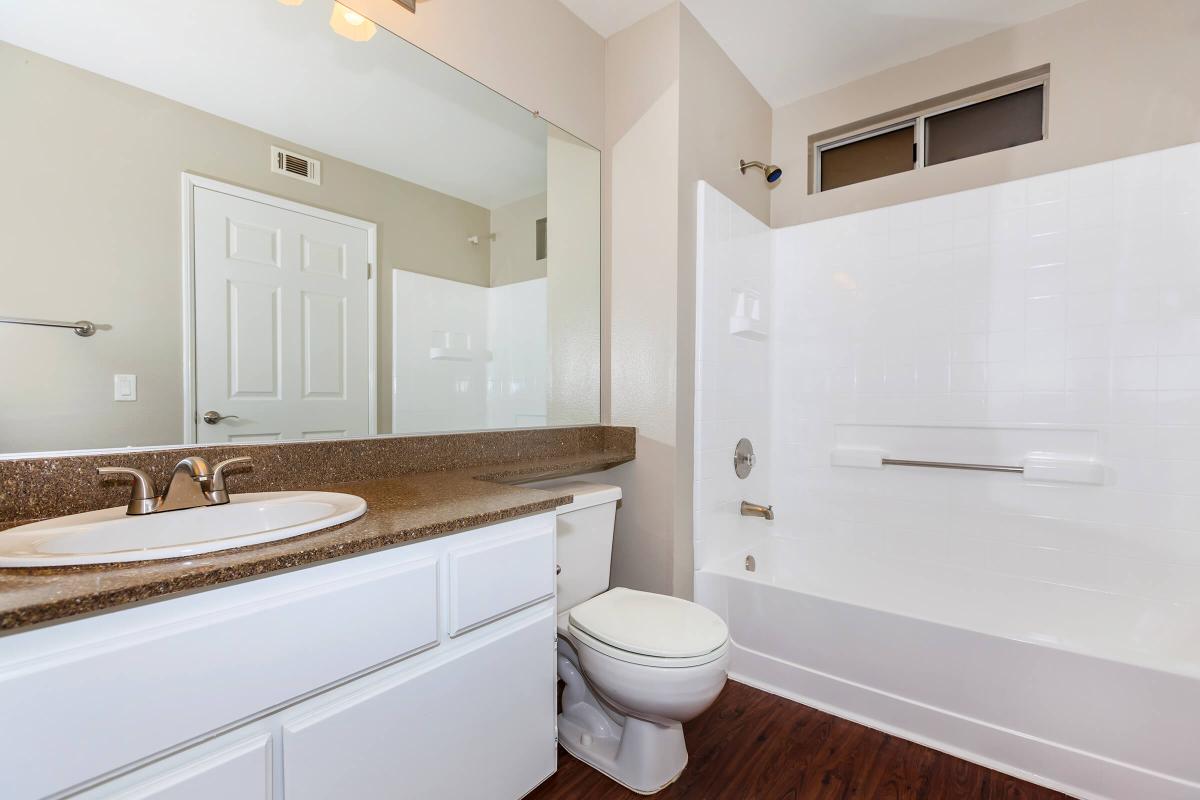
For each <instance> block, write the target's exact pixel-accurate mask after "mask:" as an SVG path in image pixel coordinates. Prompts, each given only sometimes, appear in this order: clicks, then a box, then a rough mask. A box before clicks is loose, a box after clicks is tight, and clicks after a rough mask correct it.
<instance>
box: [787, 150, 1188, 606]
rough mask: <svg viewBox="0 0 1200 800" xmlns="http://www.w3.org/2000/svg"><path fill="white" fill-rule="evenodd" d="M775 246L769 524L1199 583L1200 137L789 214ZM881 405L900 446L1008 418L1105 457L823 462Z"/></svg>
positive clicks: (811, 533)
mask: <svg viewBox="0 0 1200 800" xmlns="http://www.w3.org/2000/svg"><path fill="white" fill-rule="evenodd" d="M773 259H774V265H773V269H774V272H773V278H774V286H773V290H774V291H773V297H772V300H773V302H774V304H775V307H776V309H780V308H785V309H787V313H776V314H775V315H774V318H773V321H772V328H771V336H772V363H773V373H772V374H773V378H774V386H773V397H774V401H773V402H774V405H773V415H772V416H773V420H774V424H775V430H774V432H773V433H774V450H773V490H772V497H773V499H774V500H775V501H776V503H777V504H778V506H779V509H778V510H779V516H780V518H781V519H786V520H788V521H789V522H788V524H787V525H786V526H779V524H778V523H777V526H776V531H778V532H780V533H781V535H787V536H802V537H805V538H806V539H808V540H809V541H812V540H814V539H816V540H820V541H821V542H823V543H824V544H826V545H828V546H830V547H834V548H837V549H845V548H851V549H854V550H856V551H860V552H867V553H882V554H887V555H894V556H901V557H905V558H918V559H923V560H929V561H934V562H938V563H940V564H950V565H960V566H970V567H975V568H980V569H988V570H994V571H998V572H1004V573H1008V574H1013V575H1019V576H1022V577H1026V578H1029V579H1035V580H1044V581H1051V582H1056V583H1063V584H1066V585H1071V586H1079V587H1084V588H1092V589H1096V590H1102V591H1113V592H1118V593H1122V594H1132V595H1137V596H1145V597H1150V598H1156V599H1169V600H1174V601H1187V602H1200V581H1197V580H1196V577H1197V573H1198V570H1200V145H1189V146H1186V147H1181V148H1175V149H1171V150H1165V151H1159V152H1152V153H1147V154H1145V155H1140V156H1136V157H1132V158H1126V159H1121V160H1117V161H1110V162H1103V163H1099V164H1095V165H1091V166H1087V167H1082V168H1079V169H1073V170H1070V171H1066V172H1058V173H1052V174H1047V175H1042V176H1039V177H1036V178H1030V179H1026V180H1019V181H1014V182H1010V183H1003V184H999V185H996V186H992V187H987V188H983V189H978V190H972V191H968V192H961V193H958V194H951V195H945V196H942V197H935V198H931V199H928V200H922V201H919V202H914V203H907V204H904V205H898V206H892V207H890V208H884V209H878V210H875V211H869V212H864V213H860V214H854V215H850V216H845V217H838V218H835V219H830V220H825V221H822V222H816V223H811V224H806V225H800V226H796V227H792V228H786V229H782V230H777V231H775V232H774V255H773ZM883 425H886V426H890V427H889V428H887V429H886V430H885V429H882V428H880V429H876V430H880V431H881V432H884V433H886V437H887V438H888V440H889V441H888V442H886V443H885V442H882V441H881V442H880V444H883V445H885V446H886V447H887V448H888V449H889V450H891V451H892V452H889V455H891V456H892V457H896V458H913V459H921V458H929V457H931V456H930V455H928V453H929V450H930V449H931V448H932V447H935V442H934V441H933V439H932V438H931V436H930V433H931V428H930V426H932V427H933V428H938V429H953V430H954V431H956V434H955V436H956V439H957V441H958V445H957V446H958V447H961V448H966V450H969V451H970V452H969V453H967V452H964V453H963V455H964V456H968V455H969V456H971V457H969V458H968V457H964V458H963V459H961V460H970V461H977V462H982V461H987V460H988V459H989V458H991V457H994V456H996V455H997V453H998V451H999V447H1000V445H999V442H1000V441H1001V440H1002V439H1004V438H1005V436H1003V435H996V433H997V431H999V430H1001V429H1009V430H1012V429H1015V430H1020V431H1022V436H1023V437H1027V436H1035V437H1036V436H1043V437H1044V438H1045V441H1044V442H1042V444H1041V445H1039V447H1038V448H1037V449H1047V450H1054V449H1057V448H1059V447H1061V446H1064V445H1063V444H1062V443H1064V442H1069V441H1078V442H1085V443H1087V446H1086V447H1085V448H1084V449H1085V450H1087V451H1088V452H1079V453H1068V454H1067V455H1077V456H1080V457H1085V458H1087V457H1094V458H1096V459H1097V460H1099V461H1101V462H1102V463H1103V464H1104V465H1105V466H1106V468H1107V470H1106V471H1107V477H1106V481H1105V484H1104V485H1102V486H1082V485H1068V484H1054V483H1038V482H1034V481H1027V480H1022V479H1021V477H1020V476H1015V475H999V474H980V473H957V472H950V471H942V470H938V471H933V470H921V469H911V468H910V469H906V468H899V467H888V468H885V469H882V470H870V469H853V468H842V467H832V466H830V451H831V449H832V448H834V447H835V446H836V445H838V444H844V442H843V441H842V440H843V439H845V438H846V437H851V438H853V440H854V442H855V443H856V444H858V445H862V444H864V443H865V442H866V439H865V438H864V437H867V438H869V437H870V432H871V430H872V426H883ZM897 430H902V431H906V432H907V433H906V434H905V435H903V436H900V438H899V439H896V435H897V434H896V431H897ZM937 432H938V431H933V433H937ZM1066 432H1071V433H1066ZM1079 432H1084V433H1086V435H1081V434H1080V433H1079ZM901 446H903V449H904V452H899V449H900V448H901ZM1068 449H1070V448H1068ZM933 457H934V458H936V456H933Z"/></svg>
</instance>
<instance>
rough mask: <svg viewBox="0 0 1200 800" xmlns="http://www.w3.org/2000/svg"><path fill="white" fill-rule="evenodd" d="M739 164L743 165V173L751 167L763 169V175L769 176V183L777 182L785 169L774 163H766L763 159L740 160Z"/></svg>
mask: <svg viewBox="0 0 1200 800" xmlns="http://www.w3.org/2000/svg"><path fill="white" fill-rule="evenodd" d="M738 165H739V166H740V167H741V170H742V174H743V175H745V174H746V170H748V169H750V168H751V167H757V168H758V169H761V170H762V171H763V175H765V176H767V183H775V182H777V181H778V180H779V179H780V178H782V177H783V170H782V169H780V168H779V167H777V166H775V165H774V164H764V163H763V162H761V161H739V162H738Z"/></svg>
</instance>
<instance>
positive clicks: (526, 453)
mask: <svg viewBox="0 0 1200 800" xmlns="http://www.w3.org/2000/svg"><path fill="white" fill-rule="evenodd" d="M633 453H634V429H633V428H620V427H610V426H600V425H593V426H584V427H576V428H530V429H525V430H512V431H483V432H479V433H460V434H443V435H428V436H399V437H379V438H374V439H342V440H331V441H321V442H291V443H282V444H280V443H270V444H254V445H238V446H234V445H207V446H205V445H185V446H181V447H174V448H168V449H163V450H143V451H131V452H115V453H104V454H99V455H96V454H82V455H71V456H56V457H49V458H23V459H15V460H7V461H6V460H0V529H3V528H6V527H12V526H13V525H15V524H19V523H20V522H29V521H33V520H38V519H48V518H51V517H59V516H63V515H65V514H76V513H79V512H81V511H90V510H92V509H96V508H107V507H109V506H118V505H123V504H125V503H126V502H128V500H129V488H130V484H129V482H128V481H121V480H113V479H108V478H106V479H105V480H103V481H101V480H100V479H99V477H98V476H97V475H96V467H99V466H102V465H104V466H117V467H136V468H138V469H142V470H145V471H146V472H148V473H149V474H150V475H151V477H153V478H154V479H155V481H156V482H157V484H158V486H159V488H160V489H161V488H163V487H165V486H166V483H167V481H168V480H169V479H170V476H171V470H172V469H173V468H174V466H175V464H176V463H177V462H178V461H179V459H181V458H183V457H184V456H188V455H201V456H203V457H204V458H205V459H207V460H208V461H209V462H210V463H215V462H217V461H220V460H222V459H225V458H233V457H235V456H249V457H250V458H251V459H253V464H252V465H251V468H249V469H244V468H243V469H241V470H239V471H234V470H233V469H232V468H231V469H230V472H229V476H230V477H229V485H230V488H231V490H232V491H234V492H270V491H279V490H284V489H297V488H302V487H305V486H309V487H311V486H328V485H331V484H337V483H346V482H349V481H365V480H373V479H380V478H388V477H394V476H397V475H406V474H410V473H417V472H441V471H447V470H461V469H470V468H475V467H479V466H481V465H488V464H491V465H500V464H503V465H506V466H505V467H503V468H502V469H499V470H492V473H494V474H495V475H496V476H497V477H499V478H501V479H504V480H512V479H514V478H520V477H523V476H525V475H528V476H529V478H528V479H529V480H535V479H536V478H537V477H538V476H539V475H540V474H541V472H540V471H541V470H550V471H552V472H554V473H555V474H561V472H562V470H563V469H564V468H566V467H568V466H570V465H571V464H573V463H576V462H577V465H578V466H579V467H580V469H571V470H570V472H581V471H588V470H589V469H598V468H602V467H603V466H604V465H605V464H607V466H612V463H622V462H623V461H628V460H630V459H632V457H633ZM609 461H612V463H608V462H609ZM482 472H488V471H487V470H483V471H482Z"/></svg>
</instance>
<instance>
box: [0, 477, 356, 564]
mask: <svg viewBox="0 0 1200 800" xmlns="http://www.w3.org/2000/svg"><path fill="white" fill-rule="evenodd" d="M125 510H126V507H125V506H120V507H118V508H105V509H102V510H100V511H88V512H86V513H83V514H73V515H71V516H69V517H59V518H57V519H49V520H43V521H42V522H34V523H31V524H29V525H21V526H19V527H16V528H11V529H9V530H6V531H0V567H60V566H73V565H76V564H112V563H119V562H128V561H153V560H156V559H160V558H180V557H183V556H193V555H199V554H201V553H213V552H216V551H218V550H229V549H232V548H234V547H245V546H246V545H251V544H262V543H264V542H276V541H279V540H281V539H289V538H291V537H293V536H299V535H300V534H303V533H312V532H313V531H318V530H321V529H322V528H329V527H332V526H334V525H340V524H342V523H343V522H349V521H350V520H352V519H355V518H357V517H360V516H362V514H363V512H365V511H366V510H367V503H366V501H365V500H363V499H362V498H361V497H355V496H354V495H351V494H340V493H337V492H261V493H255V494H235V495H231V496H230V499H229V502H228V503H227V504H225V505H219V506H210V507H205V508H189V509H186V510H183V511H169V512H164V513H160V514H145V515H142V516H126V514H125Z"/></svg>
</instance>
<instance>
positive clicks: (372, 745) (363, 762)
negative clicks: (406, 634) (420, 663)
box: [283, 603, 557, 800]
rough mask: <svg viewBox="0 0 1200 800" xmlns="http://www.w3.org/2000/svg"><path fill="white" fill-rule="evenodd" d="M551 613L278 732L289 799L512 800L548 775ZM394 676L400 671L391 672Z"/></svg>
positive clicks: (552, 748) (551, 754) (551, 756)
mask: <svg viewBox="0 0 1200 800" xmlns="http://www.w3.org/2000/svg"><path fill="white" fill-rule="evenodd" d="M554 635H555V625H554V608H553V605H552V604H550V603H547V604H546V606H545V607H544V608H541V609H539V610H538V611H537V612H536V613H535V614H534V615H532V616H531V618H530V619H528V620H525V621H523V622H522V623H521V624H520V625H516V626H505V628H504V629H503V630H499V631H495V632H491V631H489V635H488V636H486V637H481V639H480V640H479V642H478V643H477V644H476V645H475V646H473V647H471V648H465V649H463V650H460V651H459V653H460V654H459V655H456V656H455V657H453V658H450V659H449V660H445V659H439V660H437V661H435V662H433V663H431V664H430V665H429V666H427V667H424V668H422V669H417V670H412V671H408V672H403V673H401V674H397V675H395V676H394V677H390V678H388V679H386V680H383V681H381V682H379V683H377V684H374V685H372V686H370V687H368V688H365V689H364V690H363V691H361V692H356V693H354V694H351V695H349V696H347V697H344V698H340V699H339V700H337V701H332V702H331V703H330V704H329V705H326V706H323V707H321V708H319V709H316V710H314V711H313V712H311V713H309V714H308V715H306V716H304V717H299V718H296V719H293V720H290V721H285V723H284V725H283V774H284V778H283V780H284V788H285V792H286V795H287V798H288V800H328V798H331V797H355V798H388V799H389V800H405V799H411V800H429V799H430V798H438V800H456V799H458V798H462V800H468V799H469V800H478V798H480V797H487V798H489V800H509V799H511V800H516V798H519V797H521V796H522V795H524V794H525V793H526V792H528V791H529V790H530V789H532V788H533V787H534V786H536V785H537V784H538V783H540V782H541V781H542V780H544V779H545V778H546V777H547V776H548V775H550V774H551V773H552V772H553V771H554V769H555V761H556V757H557V753H556V745H555V738H554V737H555V695H556V692H555V685H556V681H557V673H556V670H555V657H554ZM398 669H399V668H398Z"/></svg>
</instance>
